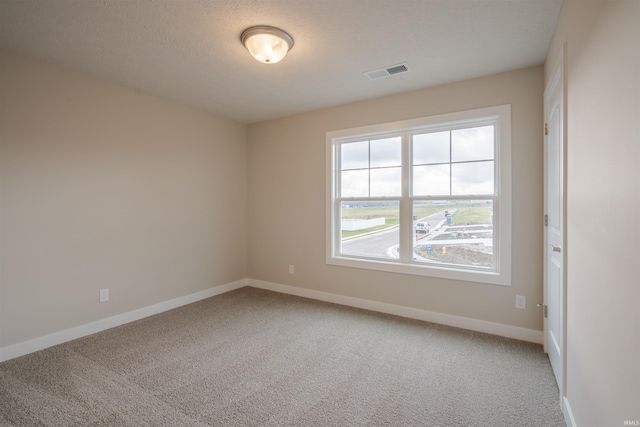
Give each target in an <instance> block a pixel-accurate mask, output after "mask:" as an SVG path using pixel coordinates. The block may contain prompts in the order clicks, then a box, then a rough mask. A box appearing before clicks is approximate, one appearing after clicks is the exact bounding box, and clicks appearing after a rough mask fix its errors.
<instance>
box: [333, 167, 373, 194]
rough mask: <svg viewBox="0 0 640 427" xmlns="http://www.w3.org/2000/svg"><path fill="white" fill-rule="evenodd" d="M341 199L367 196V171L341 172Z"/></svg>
mask: <svg viewBox="0 0 640 427" xmlns="http://www.w3.org/2000/svg"><path fill="white" fill-rule="evenodd" d="M340 183H341V188H340V195H341V196H342V197H367V196H369V169H365V170H355V171H342V172H341V177H340Z"/></svg>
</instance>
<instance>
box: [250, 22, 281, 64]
mask: <svg viewBox="0 0 640 427" xmlns="http://www.w3.org/2000/svg"><path fill="white" fill-rule="evenodd" d="M240 40H241V41H242V44H243V45H244V47H246V48H247V50H248V51H249V53H250V54H251V55H252V56H253V57H254V58H255V59H257V60H258V61H260V62H263V63H265V64H275V63H276V62H279V61H280V60H282V58H284V57H285V55H286V54H287V52H289V49H291V48H292V47H293V39H292V38H291V36H290V35H289V34H287V33H285V32H284V31H282V30H281V29H279V28H275V27H267V26H258V27H251V28H247V29H246V30H244V32H243V33H242V35H241V36H240Z"/></svg>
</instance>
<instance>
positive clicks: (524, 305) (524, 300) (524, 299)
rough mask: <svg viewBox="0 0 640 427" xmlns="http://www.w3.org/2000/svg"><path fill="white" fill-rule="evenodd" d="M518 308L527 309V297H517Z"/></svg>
mask: <svg viewBox="0 0 640 427" xmlns="http://www.w3.org/2000/svg"><path fill="white" fill-rule="evenodd" d="M516 308H519V309H520V310H524V309H526V308H527V297H525V296H523V295H516Z"/></svg>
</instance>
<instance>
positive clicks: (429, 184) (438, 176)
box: [413, 165, 449, 196]
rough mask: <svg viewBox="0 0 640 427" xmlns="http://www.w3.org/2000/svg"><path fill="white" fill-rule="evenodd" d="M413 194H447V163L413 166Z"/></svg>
mask: <svg viewBox="0 0 640 427" xmlns="http://www.w3.org/2000/svg"><path fill="white" fill-rule="evenodd" d="M413 195H414V196H440V195H447V196H448V195H449V165H433V166H414V167H413Z"/></svg>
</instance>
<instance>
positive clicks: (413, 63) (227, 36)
mask: <svg viewBox="0 0 640 427" xmlns="http://www.w3.org/2000/svg"><path fill="white" fill-rule="evenodd" d="M561 3H562V0H182V1H179V0H0V47H1V48H3V49H7V50H11V51H14V52H17V53H21V54H24V55H27V56H31V57H34V58H37V59H42V60H45V61H49V62H53V63H56V64H60V65H63V66H67V67H71V68H74V69H78V70H81V71H84V72H88V73H90V74H92V75H95V76H98V77H102V78H106V79H110V80H113V81H117V82H119V83H122V84H124V85H127V86H130V87H133V88H137V89H140V90H143V91H147V92H150V93H153V94H156V95H160V96H163V97H167V98H170V99H174V100H178V101H181V102H185V103H188V104H192V105H195V106H199V107H202V108H204V109H206V110H208V111H211V112H213V113H215V114H217V115H219V116H222V117H227V118H229V119H232V120H235V121H238V122H240V123H254V122H258V121H263V120H268V119H272V118H277V117H283V116H288V115H291V114H296V113H301V112H305V111H311V110H315V109H319V108H324V107H329V106H333V105H339V104H344V103H348V102H353V101H358V100H363V99H368V98H375V97H378V96H383V95H388V94H392V93H398V92H404V91H408V90H413V89H417V88H423V87H427V86H434V85H439V84H443V83H448V82H453V81H459V80H464V79H469V78H474V77H478V76H482V75H487V74H493V73H497V72H501V71H507V70H513V69H517V68H522V67H527V66H531V65H537V64H541V63H542V62H543V61H544V59H545V56H546V53H547V49H548V47H549V42H550V40H551V35H552V33H553V29H554V27H555V23H556V19H557V16H558V13H559V11H560V6H561ZM252 25H273V26H277V27H280V28H282V29H284V30H285V31H287V32H289V33H290V34H291V35H292V36H293V38H294V40H295V46H294V48H293V49H292V50H291V52H290V53H289V55H287V57H286V58H285V59H284V60H283V61H282V62H280V63H278V64H273V65H267V64H261V63H259V62H257V61H255V60H254V59H253V58H251V56H250V55H249V53H248V52H247V51H246V50H245V49H244V47H243V46H242V45H241V44H240V41H239V37H240V33H241V32H242V31H243V30H244V29H245V28H247V27H249V26H252ZM401 62H407V63H408V64H409V67H410V69H411V71H410V72H409V73H405V74H402V75H397V76H394V77H389V78H385V79H380V80H375V81H371V80H369V79H368V78H367V77H366V76H365V75H364V74H363V73H364V72H366V71H371V70H374V69H378V68H383V67H386V66H389V65H394V64H398V63H401Z"/></svg>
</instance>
